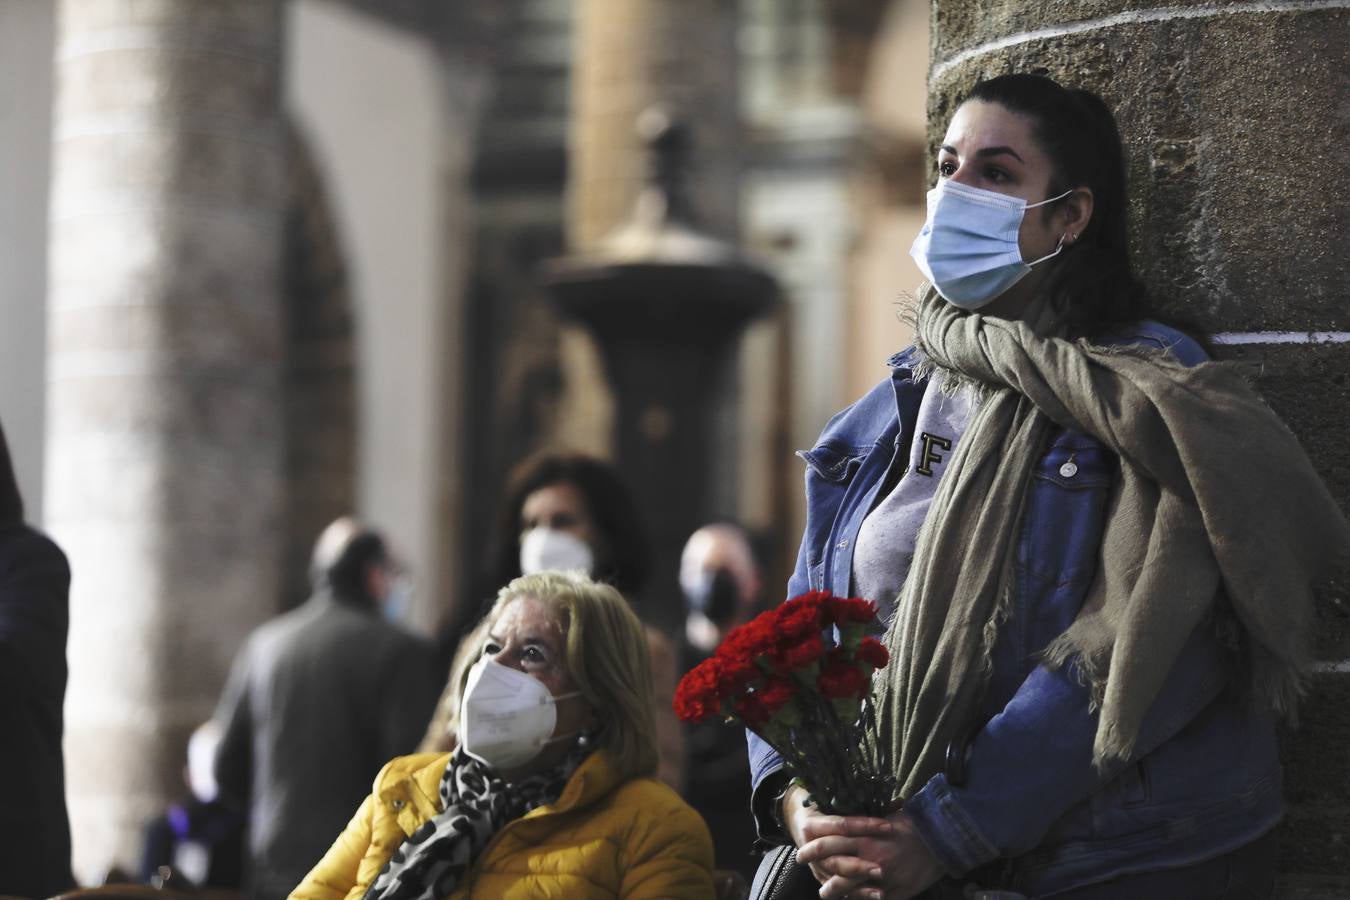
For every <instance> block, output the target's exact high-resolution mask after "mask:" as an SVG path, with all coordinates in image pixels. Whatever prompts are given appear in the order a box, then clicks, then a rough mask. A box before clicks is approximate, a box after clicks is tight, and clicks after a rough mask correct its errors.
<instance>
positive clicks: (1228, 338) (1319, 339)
mask: <svg viewBox="0 0 1350 900" xmlns="http://www.w3.org/2000/svg"><path fill="white" fill-rule="evenodd" d="M1210 340H1212V341H1213V342H1214V343H1216V344H1344V343H1347V342H1350V331H1222V332H1219V333H1218V334H1214V335H1210Z"/></svg>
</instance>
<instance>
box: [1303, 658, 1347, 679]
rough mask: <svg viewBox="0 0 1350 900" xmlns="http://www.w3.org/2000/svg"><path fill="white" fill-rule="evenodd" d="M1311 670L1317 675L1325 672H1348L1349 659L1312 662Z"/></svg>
mask: <svg viewBox="0 0 1350 900" xmlns="http://www.w3.org/2000/svg"><path fill="white" fill-rule="evenodd" d="M1312 670H1313V671H1314V672H1317V673H1318V674H1319V675H1325V674H1327V673H1339V674H1344V673H1350V659H1340V660H1336V661H1334V662H1319V663H1313V664H1312Z"/></svg>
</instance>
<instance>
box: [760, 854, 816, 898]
mask: <svg viewBox="0 0 1350 900" xmlns="http://www.w3.org/2000/svg"><path fill="white" fill-rule="evenodd" d="M750 900H820V882H818V881H816V876H814V875H812V874H811V869H810V867H808V866H806V865H803V864H802V863H799V862H797V848H796V847H794V846H792V845H791V844H786V845H784V846H781V847H774V848H773V849H771V850H769V851H768V852H767V853H765V854H764V857H763V859H761V860H760V861H759V868H758V869H756V870H755V880H754V882H753V883H752V884H751V885H750Z"/></svg>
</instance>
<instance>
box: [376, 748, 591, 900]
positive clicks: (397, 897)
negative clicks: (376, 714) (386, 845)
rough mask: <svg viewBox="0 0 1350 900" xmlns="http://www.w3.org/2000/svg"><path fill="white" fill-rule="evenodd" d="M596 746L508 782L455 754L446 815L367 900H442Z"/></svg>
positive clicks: (415, 837) (383, 874) (444, 789)
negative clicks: (511, 824) (490, 846)
mask: <svg viewBox="0 0 1350 900" xmlns="http://www.w3.org/2000/svg"><path fill="white" fill-rule="evenodd" d="M591 750H592V748H590V747H577V748H575V749H574V750H572V752H571V753H569V754H568V756H567V757H566V758H565V759H564V760H563V761H562V763H561V764H559V765H558V766H556V767H554V768H552V769H549V770H547V771H544V772H540V773H539V774H537V775H531V776H529V777H528V778H522V779H521V780H519V781H516V782H512V783H507V782H506V781H504V780H503V779H502V778H501V776H500V775H498V774H497V773H496V772H495V771H494V770H492V769H490V768H489V767H488V766H486V765H484V764H483V763H482V762H479V761H478V760H476V759H474V758H473V757H472V756H469V755H468V754H467V753H463V752H461V751H458V750H457V751H455V753H453V754H452V755H451V757H450V761H449V762H448V763H447V764H446V766H445V774H444V775H443V776H441V790H440V798H441V809H442V810H443V811H442V812H441V813H439V814H438V815H436V816H435V817H433V818H431V819H428V820H427V821H426V822H425V823H423V825H422V827H420V828H418V829H417V831H415V832H413V833H412V834H411V835H409V836H408V837H407V839H406V840H404V842H403V843H402V845H400V846H399V848H398V849H397V850H395V851H394V855H393V856H391V857H390V858H389V861H388V862H387V863H385V865H384V868H383V869H381V870H380V874H379V875H378V876H376V878H375V881H374V883H373V884H371V886H370V890H368V891H366V894H365V900H440V898H442V897H447V896H449V895H450V893H451V892H452V891H453V890H454V889H455V887H456V886H458V884H459V883H460V880H461V879H462V878H463V877H464V874H465V873H466V872H467V871H469V869H470V868H471V867H472V866H473V864H474V862H475V861H476V860H477V858H478V855H479V854H480V853H481V852H482V851H483V848H484V847H486V846H487V843H488V841H490V840H491V839H492V836H493V835H495V834H496V833H497V832H498V831H499V830H501V828H502V826H503V825H505V824H506V823H508V822H511V821H514V820H515V819H518V818H520V817H521V816H523V815H525V814H526V813H527V812H529V811H530V810H532V809H535V808H537V807H540V806H544V805H546V804H549V803H552V802H553V801H555V800H557V799H558V797H559V796H560V795H561V794H562V791H563V788H564V787H566V786H567V781H568V779H569V778H571V777H572V773H573V772H575V771H576V769H577V767H578V766H580V765H581V763H582V762H583V761H584V760H585V758H586V757H587V756H588V755H589V754H590V752H591Z"/></svg>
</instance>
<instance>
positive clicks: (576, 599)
mask: <svg viewBox="0 0 1350 900" xmlns="http://www.w3.org/2000/svg"><path fill="white" fill-rule="evenodd" d="M481 635H482V637H481V640H480V641H479V643H478V644H477V646H476V647H475V652H474V653H473V654H471V655H470V656H469V657H467V658H466V659H465V660H464V662H463V665H462V666H461V667H460V669H459V670H458V671H457V672H455V674H454V676H453V677H454V678H455V680H456V683H457V684H458V685H459V686H460V696H462V698H463V701H462V705H461V710H460V717H459V718H460V730H461V734H460V738H461V740H460V744H459V747H458V748H457V749H456V750H455V751H454V752H452V753H440V754H419V755H417V756H409V757H401V758H399V759H395V760H393V761H392V762H390V763H389V764H388V765H387V766H385V767H384V769H383V770H382V771H381V772H380V774H379V775H378V776H377V777H376V779H375V786H374V788H373V790H372V792H371V795H370V796H369V797H368V798H367V799H366V801H365V802H364V803H363V804H362V805H361V808H360V809H359V810H357V812H356V815H355V816H354V817H353V819H352V821H351V823H350V824H349V825H348V826H347V829H346V831H344V832H343V834H342V835H341V836H340V837H339V838H338V840H337V841H336V842H335V843H334V844H333V847H332V849H331V850H329V852H328V854H327V855H326V856H325V857H324V858H323V860H322V861H321V862H319V864H318V865H317V866H315V867H314V869H313V871H311V872H310V874H309V875H308V876H307V877H306V878H305V880H304V882H303V883H302V884H301V885H300V886H299V887H298V888H296V890H295V891H294V892H293V893H292V895H291V896H292V897H295V898H316V900H328V898H332V900H337V898H345V897H349V896H357V897H365V898H367V900H412V898H421V900H447V898H449V900H459V898H468V897H470V896H473V897H575V898H578V900H585V898H628V900H639V898H653V900H655V898H691V900H693V898H704V897H712V896H713V882H712V861H713V851H712V840H711V838H710V837H709V836H708V830H707V827H706V826H705V825H704V824H703V821H702V820H701V819H700V818H699V817H698V814H697V813H695V812H694V811H693V810H692V809H690V808H689V806H687V805H686V804H685V803H684V801H682V800H681V799H680V798H679V797H678V796H677V795H676V794H675V793H674V791H672V790H671V789H670V788H669V787H667V786H665V785H663V784H661V783H660V782H658V781H656V780H655V779H654V778H653V777H652V776H653V775H654V774H655V771H656V761H657V754H656V741H655V726H654V724H653V720H652V710H651V708H650V703H649V697H650V694H651V670H650V666H649V665H648V661H647V651H646V642H645V639H644V637H643V634H642V626H641V623H639V622H638V620H637V617H636V616H635V615H634V614H633V612H632V610H631V609H629V607H628V604H627V602H626V601H625V600H624V599H623V597H622V596H621V595H620V594H619V593H618V591H616V590H614V589H613V588H612V587H609V586H607V585H601V584H596V583H595V582H593V581H591V580H590V579H589V578H587V577H585V576H584V575H581V574H579V573H547V574H539V575H526V576H522V577H520V578H517V579H516V580H514V581H512V582H511V583H510V584H508V585H507V586H506V587H505V588H503V589H502V591H501V592H500V594H498V597H497V601H496V603H495V604H494V605H493V607H492V609H491V611H490V612H489V613H488V615H487V619H486V625H485V627H484V628H483V629H482V630H481Z"/></svg>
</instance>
